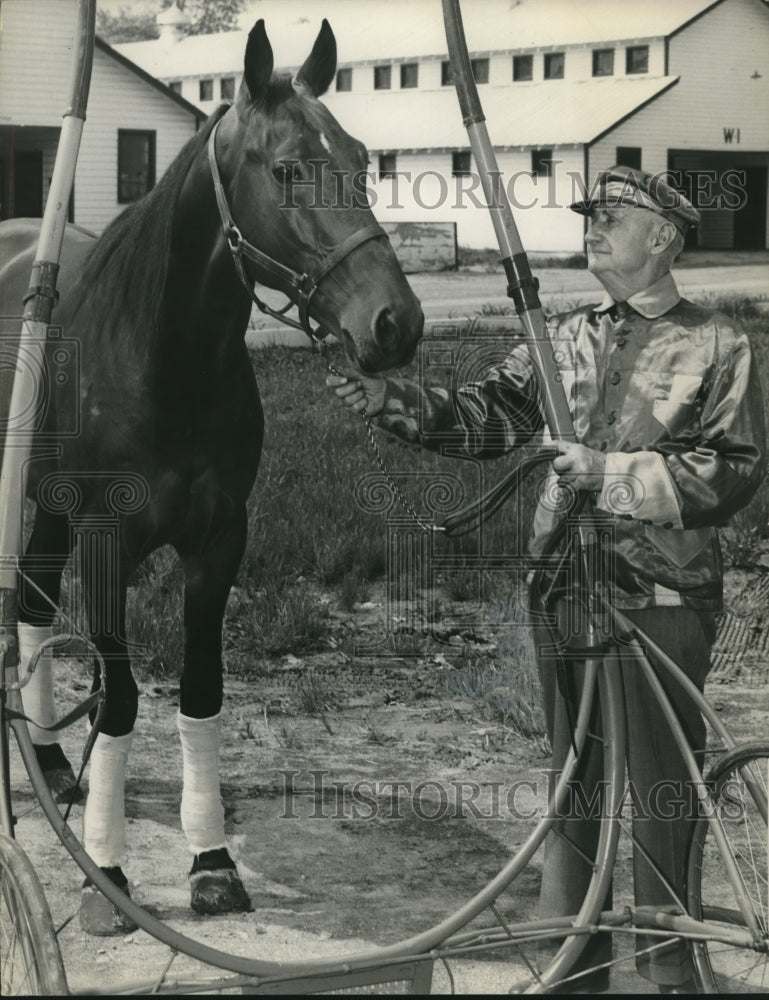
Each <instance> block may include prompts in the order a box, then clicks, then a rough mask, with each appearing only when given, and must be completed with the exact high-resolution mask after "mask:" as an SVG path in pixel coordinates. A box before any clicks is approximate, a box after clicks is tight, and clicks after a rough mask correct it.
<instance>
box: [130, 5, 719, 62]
mask: <svg viewBox="0 0 769 1000" xmlns="http://www.w3.org/2000/svg"><path fill="white" fill-rule="evenodd" d="M719 2H722V0H673V2H671V0H644V2H643V3H639V2H638V0H589V2H587V0H465V2H464V4H463V7H462V14H463V20H464V26H465V33H466V36H467V42H468V47H469V49H470V51H471V52H473V53H489V52H508V51H510V52H512V51H519V50H529V49H534V48H553V47H555V46H567V45H591V44H602V43H606V42H610V41H611V42H615V43H622V42H632V41H636V40H641V39H650V38H663V37H668V36H670V35H672V34H674V33H675V32H677V31H680V30H681V29H682V28H683V27H685V26H686V25H687V24H688V23H689V22H690V21H692V20H694V19H696V18H697V17H699V16H700V15H702V14H704V13H705V12H706V11H707V10H709V9H710V8H711V7H714V6H716V5H717V4H718V3H719ZM250 10H251V13H250V15H249V20H250V18H251V17H253V18H254V19H255V18H256V17H263V18H264V19H265V22H266V27H267V32H268V35H269V37H270V41H271V43H272V46H273V50H274V52H275V60H276V65H277V66H279V67H282V68H285V69H293V68H296V67H298V66H299V65H301V63H302V62H303V61H304V59H305V58H306V56H307V54H308V53H309V51H310V48H311V47H312V43H313V41H314V39H315V36H316V34H317V32H318V28H319V27H320V22H321V20H322V18H323V17H326V18H327V19H328V20H329V22H330V24H331V27H332V28H333V30H334V34H335V35H336V39H337V46H338V55H339V62H340V63H341V64H350V63H358V62H377V61H383V60H394V59H408V58H415V57H423V58H424V57H428V56H442V55H445V53H446V40H445V34H444V29H443V21H442V15H441V5H440V4H439V3H438V2H437V0H260V2H259V3H257V4H255V5H252V7H251V9H250ZM246 37H247V34H246V32H245V31H228V32H220V33H217V34H212V35H191V36H187V37H186V38H183V39H181V40H180V41H176V42H171V43H167V42H165V41H164V40H162V39H158V40H153V41H148V42H130V43H125V44H122V45H116V46H114V47H115V49H116V50H118V51H119V52H122V53H123V54H124V55H125V56H127V57H128V58H130V59H131V60H133V61H134V62H136V63H138V64H139V65H140V66H142V67H143V68H144V69H145V70H147V71H148V72H149V73H152V74H153V75H154V76H159V77H161V78H163V79H166V80H167V79H170V78H171V77H176V76H178V77H185V76H196V77H198V76H205V75H208V74H211V75H217V74H222V73H232V72H236V71H238V70H239V69H240V68H241V66H242V59H243V53H244V51H245V43H246Z"/></svg>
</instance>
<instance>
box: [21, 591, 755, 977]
mask: <svg viewBox="0 0 769 1000" xmlns="http://www.w3.org/2000/svg"><path fill="white" fill-rule="evenodd" d="M728 589H729V602H730V607H731V608H733V609H734V611H730V613H729V614H728V615H726V616H725V617H724V619H723V621H722V623H721V636H722V639H723V642H720V643H719V645H718V646H717V647H716V664H717V667H716V669H714V671H713V680H712V682H711V684H710V686H709V688H708V694H709V696H710V698H711V700H712V701H713V703H714V704H715V706H716V708H717V709H718V711H719V714H720V716H721V718H722V719H723V720H724V721H725V722H726V723H727V725H729V726H731V727H733V729H734V731H735V734H736V735H737V737H738V738H749V737H756V736H758V735H761V734H762V733H765V732H766V718H767V711H768V710H769V667H768V666H767V659H768V658H767V656H766V655H765V651H764V650H763V647H762V643H763V642H764V633H763V631H762V629H763V619H762V615H761V608H765V607H766V603H767V602H766V596H765V592H766V591H767V589H769V573H752V574H751V573H744V572H743V573H740V574H735V573H732V574H730V576H729V579H728ZM332 616H333V618H334V622H335V629H337V630H338V633H339V634H341V633H342V632H347V633H348V634H349V632H350V630H353V631H354V632H355V634H356V635H358V636H360V644H359V648H360V649H361V650H362V652H361V653H360V655H350V654H348V653H342V652H340V651H339V650H338V649H336V650H335V649H333V648H330V649H328V650H326V651H324V652H321V653H318V654H316V655H313V656H311V657H307V658H303V659H299V658H296V657H293V656H287V657H284V658H283V659H282V660H281V661H280V662H278V663H276V664H275V665H274V667H273V669H272V670H271V672H270V674H269V676H268V677H267V678H265V679H264V680H263V681H261V680H260V681H252V682H245V681H244V680H242V679H239V678H236V677H228V678H226V680H225V691H226V696H225V705H224V710H223V724H224V733H225V738H224V746H223V750H222V768H221V771H222V775H223V796H224V800H225V805H226V822H227V830H228V835H229V837H230V841H231V844H232V848H233V852H234V854H235V855H236V856H237V859H238V864H239V867H240V871H241V874H242V876H243V878H244V882H245V884H246V887H247V889H248V891H249V893H250V895H251V898H252V901H253V906H254V909H253V912H251V913H248V914H243V915H238V916H231V917H226V916H225V917H217V918H199V917H196V916H195V915H194V914H192V912H191V911H190V910H189V908H188V888H187V881H186V874H187V869H188V867H189V863H190V857H189V855H188V853H187V850H186V846H185V842H184V839H183V836H182V833H181V829H180V823H179V816H178V810H179V797H180V752H179V749H178V738H177V735H176V723H175V713H176V708H177V694H178V689H177V688H176V687H175V686H174V685H173V684H168V683H162V684H161V683H153V682H147V683H143V684H142V685H141V695H142V697H141V705H140V718H139V721H138V723H137V731H136V739H135V742H134V748H133V751H132V756H131V759H130V763H129V775H128V783H127V798H126V811H127V816H128V843H129V852H130V857H129V860H128V862H127V864H126V866H125V870H126V873H127V874H128V876H129V879H130V882H131V885H132V892H133V896H134V898H135V899H136V900H137V901H138V902H139V903H141V904H142V905H144V906H146V907H147V908H148V909H149V910H150V911H151V912H153V913H155V914H156V915H157V916H159V917H160V918H161V919H162V920H163V921H164V922H166V923H167V924H168V925H170V926H172V927H174V928H176V929H177V930H179V931H181V932H182V933H184V934H187V935H189V936H191V937H193V938H195V939H198V940H201V941H203V942H205V943H207V944H210V945H214V946H215V947H218V948H221V949H223V950H225V951H230V952H233V953H236V954H243V955H249V956H251V957H259V958H264V959H270V960H289V961H290V960H297V959H304V958H307V957H310V956H313V957H315V956H317V957H320V956H329V955H333V956H338V955H343V954H344V955H348V954H352V953H355V952H357V951H359V950H360V949H362V948H366V947H369V946H371V945H372V944H376V945H383V944H389V943H392V942H395V941H399V940H401V939H403V938H405V937H408V936H410V935H412V934H414V933H416V932H418V931H420V930H424V929H426V928H428V927H430V926H432V925H433V924H435V923H437V922H439V921H441V920H442V919H444V918H445V917H446V916H447V915H449V914H450V913H452V912H454V911H455V910H456V909H457V907H458V906H459V905H460V904H462V903H463V902H465V901H466V900H468V899H470V898H471V897H472V896H473V895H474V894H475V893H476V892H477V891H479V890H480V889H481V888H482V887H483V886H484V885H485V884H486V883H487V882H488V880H489V879H490V878H491V877H493V876H494V875H495V874H496V873H497V872H498V871H499V870H500V868H501V867H502V866H503V864H504V863H505V862H506V860H507V859H508V858H509V857H510V856H511V855H512V854H513V853H514V851H515V849H516V848H517V846H518V845H520V843H522V841H523V840H524V838H525V836H526V835H527V833H528V831H529V830H530V829H531V825H532V822H533V818H535V817H536V816H537V815H538V814H539V813H541V810H542V808H543V805H544V792H545V789H546V787H547V779H546V774H545V771H546V768H547V766H548V758H547V747H546V744H545V743H544V741H543V740H542V739H535V740H532V739H525V738H524V737H522V736H521V735H520V734H519V733H517V732H516V731H515V730H514V729H512V728H510V727H509V726H506V725H503V724H502V723H500V722H497V721H494V720H493V719H492V718H491V717H490V716H489V713H488V712H485V711H483V708H482V705H479V702H478V701H476V700H471V699H468V698H465V697H458V696H456V695H454V694H451V693H450V690H451V687H452V686H451V685H450V684H447V680H446V679H447V675H448V674H450V673H451V671H452V670H453V669H454V667H453V666H452V657H453V656H454V654H456V653H457V652H459V651H460V650H461V648H462V646H463V645H466V644H467V643H475V644H479V643H481V642H484V641H487V640H486V639H484V638H483V637H479V636H478V635H477V634H472V635H468V634H465V635H464V636H463V635H462V634H459V635H457V634H456V633H455V634H453V635H450V636H444V637H443V638H444V639H445V642H444V644H443V645H441V642H440V641H439V642H436V643H434V644H432V645H431V647H430V650H429V651H427V652H425V650H421V651H420V652H419V654H414V655H410V656H409V655H403V654H401V655H396V653H394V652H393V651H392V649H391V648H390V647H389V646H388V644H387V639H386V635H385V631H384V604H383V597H382V596H381V595H375V596H374V598H373V600H371V601H369V602H367V603H366V604H364V605H361V606H358V607H356V608H355V609H354V610H352V611H350V612H342V611H333V612H332ZM743 626H744V627H743ZM741 627H743V629H742V631H743V632H745V630H746V629H747V632H746V634H747V635H749V636H750V637H751V639H750V641H749V642H747V643H746V642H743V644H742V647H741V651H740V648H738V645H739V644H735V640H734V636H735V635H737V634H742V633H741V632H740V628H741ZM757 636H758V640H757V639H756V637H757ZM439 638H440V637H439ZM489 641H493V640H489ZM331 646H332V647H333V639H332V642H331ZM746 646H748V647H749V649H748V652H747V654H746V653H745V648H746ZM737 654H739V655H737ZM60 676H61V683H60V689H61V698H62V708H69V707H71V706H72V705H74V703H75V702H76V701H77V699H78V698H82V697H83V696H84V694H85V693H86V692H87V687H88V678H87V675H86V672H85V668H84V667H83V666H82V665H78V664H76V663H68V664H64V665H62V668H61V671H60ZM313 686H314V687H313ZM313 690H314V691H315V693H316V697H315V701H316V702H318V703H321V702H322V701H323V699H324V697H325V698H326V700H327V701H328V694H329V693H331V694H332V695H333V698H332V703H333V707H329V708H327V709H326V710H323V711H318V710H317V707H316V710H315V711H314V714H307V713H306V712H305V713H302V712H299V713H297V711H296V706H297V704H299V703H301V700H302V698H300V697H299V696H300V695H303V697H304V701H305V703H307V699H308V697H309V695H308V692H310V694H311V693H312V691H313ZM84 734H85V727H84V725H83V724H81V725H80V726H76V727H74V729H73V730H72V731H69V732H68V733H67V734H66V737H65V739H64V744H65V749H66V750H67V751H68V753H69V754H70V756H71V758H72V759H73V760H79V759H80V754H81V752H82V745H83V738H84ZM13 784H14V788H15V803H16V807H17V813H18V816H19V822H18V827H17V829H18V839H19V841H20V843H21V844H22V846H23V847H24V848H25V850H26V851H27V852H28V854H29V855H30V857H31V858H32V860H33V862H34V864H35V867H36V870H37V872H38V875H39V877H40V881H41V883H42V885H43V888H44V890H45V893H46V896H47V899H48V902H49V905H50V908H51V911H52V915H53V919H54V923H55V925H56V926H57V927H61V926H62V925H64V924H66V926H64V928H63V930H62V931H61V933H60V936H59V941H60V945H61V950H62V953H63V956H64V961H65V967H66V972H67V977H68V982H69V985H70V989H71V990H72V991H84V992H94V991H97V990H98V991H105V992H111V991H112V989H113V988H116V986H117V985H118V984H121V983H125V982H130V983H133V984H137V983H138V984H143V985H140V986H139V988H138V991H139V992H148V991H149V985H148V984H151V983H152V982H153V981H154V979H155V978H157V977H158V976H159V975H160V974H161V972H162V970H163V968H164V967H165V966H166V965H167V963H168V961H169V953H168V950H167V949H166V948H165V947H164V946H162V945H160V944H159V943H158V942H156V941H155V940H154V939H152V938H150V937H149V935H147V934H146V933H145V932H144V931H137V932H135V933H133V934H131V935H129V936H128V937H123V938H109V939H106V938H101V939H98V938H87V937H85V936H84V935H83V934H82V933H81V931H80V928H79V926H78V922H77V919H76V910H77V906H78V897H79V892H78V890H79V886H80V884H81V881H82V873H81V872H80V870H79V869H78V868H77V866H76V865H75V864H74V862H73V861H71V859H70V858H69V855H68V854H67V852H66V851H65V849H64V848H63V847H62V846H61V845H60V843H59V842H58V840H57V839H56V838H55V836H54V834H53V833H52V831H51V829H50V827H49V826H48V824H47V823H46V821H45V820H44V818H43V817H42V815H41V813H40V811H39V809H37V808H36V807H35V803H34V800H33V798H32V796H31V793H30V791H29V786H28V784H27V782H26V776H25V775H24V774H23V773H22V771H21V767H20V764H19V761H18V760H14V771H13ZM81 817H82V808H81V807H76V808H75V809H74V811H73V816H72V818H71V826H72V829H73V831H74V832H75V833H76V834H77V835H79V834H80V831H81V825H82V823H81ZM627 855H628V848H627V845H624V846H623V847H622V850H621V856H620V859H619V863H618V871H617V876H616V885H617V897H618V898H617V899H616V900H615V905H621V903H622V902H623V900H624V901H629V897H628V896H627V890H628V888H629V881H630V879H629V860H628V856H627ZM541 863H542V862H541V858H540V856H539V855H537V856H535V858H534V860H533V862H532V864H531V865H530V866H529V867H528V868H527V869H526V870H525V871H524V873H523V874H522V875H521V876H520V877H519V878H518V879H517V880H516V881H515V883H514V884H513V886H512V888H511V889H510V890H509V891H508V892H506V893H505V895H504V896H503V897H502V898H501V900H500V902H499V908H500V912H501V913H502V914H503V917H504V919H505V920H506V921H508V922H516V921H518V920H522V919H526V918H532V917H534V916H535V914H536V904H537V893H538V880H539V872H540V870H541ZM73 916H75V919H71V918H72V917H73ZM68 920H71V922H69V923H67V921H68ZM623 948H624V950H625V951H627V945H626V944H624V945H621V946H620V952H622V950H623ZM182 971H191V974H192V975H193V976H196V977H200V978H201V979H202V977H203V976H206V975H210V974H212V972H213V970H212V969H211V967H208V968H206V969H202V968H201V967H200V966H198V965H197V964H196V963H194V962H193V961H192V960H189V959H186V958H184V957H178V958H176V959H175V960H174V962H173V968H172V972H182ZM450 972H451V977H453V981H452V978H450V976H449V973H448V971H447V968H446V967H444V965H443V964H442V963H440V962H437V963H436V965H435V969H434V973H433V980H432V992H433V993H449V992H452V990H453V991H454V992H456V993H460V994H470V993H487V994H488V993H492V994H496V993H506V992H508V990H509V988H510V986H511V985H512V984H513V983H515V982H517V981H518V980H520V979H521V978H522V977H523V976H524V975H525V974H526V970H525V967H524V966H523V964H522V963H521V961H520V959H519V958H518V957H517V956H516V954H515V953H514V952H510V953H505V954H502V953H500V952H496V953H492V954H491V955H489V956H488V957H487V958H485V959H484V958H483V957H482V956H481V957H473V958H462V959H461V960H453V959H452V961H451V962H450ZM382 991H383V990H382ZM651 991H652V988H651V987H650V986H649V984H647V983H645V982H644V981H643V980H641V979H639V978H638V977H637V976H636V975H635V972H634V970H633V967H632V963H631V962H624V963H622V964H621V965H620V966H618V967H617V968H616V969H615V971H614V973H613V980H612V992H615V993H632V994H638V993H646V992H651ZM377 992H379V990H377Z"/></svg>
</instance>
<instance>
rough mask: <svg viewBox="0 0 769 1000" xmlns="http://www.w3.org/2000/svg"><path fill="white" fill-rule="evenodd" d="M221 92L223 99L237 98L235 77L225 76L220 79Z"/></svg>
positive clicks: (232, 99)
mask: <svg viewBox="0 0 769 1000" xmlns="http://www.w3.org/2000/svg"><path fill="white" fill-rule="evenodd" d="M219 93H220V94H221V99H222V100H223V101H234V100H235V77H234V76H223V77H222V78H221V80H220V81H219Z"/></svg>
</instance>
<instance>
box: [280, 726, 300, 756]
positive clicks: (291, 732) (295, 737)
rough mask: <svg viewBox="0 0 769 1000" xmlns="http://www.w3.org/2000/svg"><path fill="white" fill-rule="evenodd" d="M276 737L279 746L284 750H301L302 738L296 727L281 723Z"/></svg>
mask: <svg viewBox="0 0 769 1000" xmlns="http://www.w3.org/2000/svg"><path fill="white" fill-rule="evenodd" d="M277 735H278V742H279V744H280V745H281V746H282V747H285V749H286V750H301V749H302V738H301V736H300V735H299V732H298V731H297V728H296V726H293V725H292V724H291V723H290V722H282V723H281V725H280V729H279V730H278V734H277Z"/></svg>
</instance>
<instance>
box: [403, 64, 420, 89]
mask: <svg viewBox="0 0 769 1000" xmlns="http://www.w3.org/2000/svg"><path fill="white" fill-rule="evenodd" d="M418 85H419V63H403V64H402V65H401V88H402V89H404V90H406V89H409V88H412V87H417V86H418Z"/></svg>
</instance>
